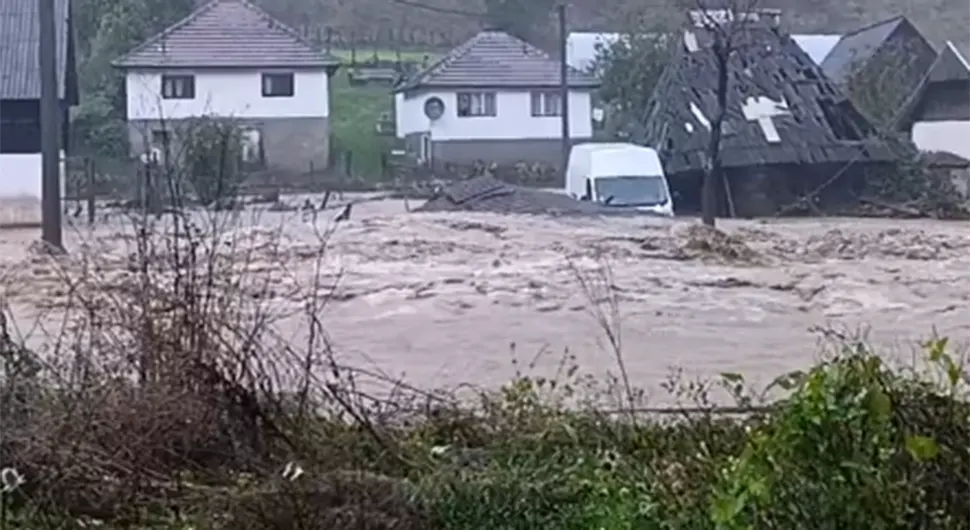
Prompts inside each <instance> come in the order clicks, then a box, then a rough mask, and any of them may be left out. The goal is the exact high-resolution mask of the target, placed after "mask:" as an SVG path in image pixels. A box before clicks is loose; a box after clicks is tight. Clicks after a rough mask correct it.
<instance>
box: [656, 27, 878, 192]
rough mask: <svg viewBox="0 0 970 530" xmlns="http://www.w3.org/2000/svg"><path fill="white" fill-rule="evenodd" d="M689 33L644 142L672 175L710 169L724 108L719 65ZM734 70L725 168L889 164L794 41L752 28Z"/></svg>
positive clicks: (661, 88) (861, 121)
mask: <svg viewBox="0 0 970 530" xmlns="http://www.w3.org/2000/svg"><path fill="white" fill-rule="evenodd" d="M695 33H696V32H693V31H687V32H685V37H684V41H683V44H682V45H681V46H679V47H678V50H677V53H676V54H675V57H674V60H673V61H672V63H671V65H670V66H669V67H668V68H667V69H666V70H665V71H664V73H663V74H662V75H661V77H660V80H659V81H658V83H657V87H656V88H655V90H654V93H653V95H652V96H651V100H650V103H649V104H648V106H647V115H646V117H645V118H644V119H643V122H642V123H643V128H642V130H641V131H640V135H639V136H640V138H639V140H640V142H641V143H644V144H645V145H649V146H652V147H654V148H656V149H657V150H658V152H660V155H661V158H663V159H664V165H665V167H666V169H667V171H668V173H676V172H679V171H693V170H699V169H701V168H703V166H704V158H705V153H706V150H707V144H708V141H709V138H710V129H711V127H712V122H713V120H714V116H715V111H716V110H717V108H718V106H717V97H716V94H717V62H716V58H715V56H714V54H713V52H712V51H711V49H710V48H709V47H708V46H699V45H698V41H699V40H700V39H701V37H699V36H697V35H696V34H695ZM737 38H743V39H744V40H745V42H743V43H740V44H739V45H738V48H737V51H736V53H734V54H733V55H732V59H731V61H732V64H731V65H730V67H729V75H730V76H731V77H730V79H729V81H730V82H729V93H728V95H727V98H728V99H727V115H726V116H725V122H724V124H723V128H722V131H723V132H724V138H723V140H722V146H723V149H724V150H723V151H722V162H723V165H724V166H725V167H743V166H757V165H771V164H803V163H824V162H845V161H848V160H857V161H859V162H865V161H867V160H885V159H887V158H888V156H889V154H888V152H886V151H885V149H880V146H883V144H882V142H879V141H877V140H874V139H871V138H870V136H871V135H872V133H873V129H872V126H871V125H870V124H869V122H868V121H867V120H866V119H865V118H864V117H863V116H862V115H860V114H859V112H857V111H856V109H855V108H854V107H853V106H852V104H851V103H850V102H848V101H847V99H846V98H845V96H844V95H843V93H842V91H841V90H840V89H839V88H838V87H837V86H836V85H835V84H834V83H832V82H831V81H829V80H828V78H826V76H825V74H824V72H823V71H822V69H821V68H820V67H819V66H818V65H817V64H815V62H814V61H812V59H811V58H810V57H809V56H808V54H807V53H805V51H804V50H802V49H801V48H800V47H799V46H798V45H797V44H796V43H795V41H794V40H792V38H791V37H790V36H789V35H785V34H783V33H780V32H779V31H778V30H776V29H773V28H770V27H765V26H756V27H751V28H746V29H745V30H744V35H743V37H737Z"/></svg>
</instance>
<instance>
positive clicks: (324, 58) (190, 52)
mask: <svg viewBox="0 0 970 530" xmlns="http://www.w3.org/2000/svg"><path fill="white" fill-rule="evenodd" d="M339 64H340V61H339V59H337V58H336V57H333V56H331V55H328V54H326V53H323V52H321V51H319V50H318V49H317V48H316V47H315V46H314V45H312V44H311V43H309V42H307V41H306V40H305V39H303V38H302V37H301V36H300V35H299V34H298V33H297V32H296V31H294V30H293V29H292V28H290V27H289V26H287V25H285V24H283V23H281V22H279V21H278V20H276V19H274V18H272V17H270V16H269V15H268V14H266V12H264V11H263V10H261V9H259V8H258V7H256V6H254V5H253V4H251V3H249V2H247V1H245V0H213V1H212V2H209V3H208V4H205V5H204V6H202V7H201V8H199V9H197V10H196V11H195V12H193V13H192V14H191V15H189V16H188V17H186V18H184V19H183V20H181V21H179V22H177V23H175V24H174V25H172V26H171V27H169V28H168V29H166V30H165V31H163V32H162V33H160V34H158V35H156V36H154V37H152V38H150V39H148V40H147V41H145V42H144V43H142V44H140V45H139V46H137V47H135V48H134V49H133V50H132V51H130V52H129V53H128V54H126V55H125V56H123V57H121V58H119V59H117V60H116V61H114V62H113V63H112V65H113V66H115V67H119V68H129V69H138V68H143V69H149V68H197V69H203V68H261V67H274V68H291V69H293V68H328V69H335V68H336V66H337V65H339Z"/></svg>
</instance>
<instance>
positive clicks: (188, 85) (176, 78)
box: [162, 74, 195, 99]
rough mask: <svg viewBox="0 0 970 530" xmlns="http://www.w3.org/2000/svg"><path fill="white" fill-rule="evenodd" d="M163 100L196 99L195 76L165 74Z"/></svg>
mask: <svg viewBox="0 0 970 530" xmlns="http://www.w3.org/2000/svg"><path fill="white" fill-rule="evenodd" d="M162 99H195V76H194V75H192V74H163V75H162Z"/></svg>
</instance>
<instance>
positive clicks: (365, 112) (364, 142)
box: [330, 50, 440, 179]
mask: <svg viewBox="0 0 970 530" xmlns="http://www.w3.org/2000/svg"><path fill="white" fill-rule="evenodd" d="M331 53H333V54H334V55H336V56H337V57H340V58H341V59H342V60H344V61H345V67H344V68H342V69H341V70H339V71H338V72H337V75H336V76H335V77H334V78H333V80H332V81H331V85H330V86H331V90H332V94H331V106H332V112H331V120H332V121H331V125H332V127H333V133H334V137H335V145H334V153H335V156H344V155H343V154H342V153H345V152H350V153H351V155H350V156H351V160H352V170H353V173H354V175H355V176H359V177H364V178H367V179H371V178H373V179H377V178H380V176H381V152H382V151H384V150H385V149H387V148H388V146H389V144H390V142H393V138H389V137H385V136H379V135H377V134H376V130H375V127H376V124H377V121H378V120H379V119H380V117H381V114H383V113H385V112H386V113H389V114H391V116H392V118H393V111H394V106H393V96H392V95H391V90H390V88H388V87H386V86H352V85H351V84H350V82H349V80H348V78H347V69H348V68H349V66H350V64H349V63H350V60H351V52H350V51H349V50H333V51H331ZM376 53H377V57H378V59H379V60H382V61H394V60H397V57H398V54H397V52H395V51H392V50H377V52H376ZM374 54H375V51H374V50H358V51H357V54H356V55H357V61H358V62H364V61H367V60H370V59H371V58H373V57H374ZM426 55H430V56H431V57H430V59H432V60H433V59H434V58H436V57H438V56H440V55H439V54H434V53H426V52H417V51H408V52H401V54H400V57H401V60H402V61H415V62H421V61H423V60H424V57H425V56H426Z"/></svg>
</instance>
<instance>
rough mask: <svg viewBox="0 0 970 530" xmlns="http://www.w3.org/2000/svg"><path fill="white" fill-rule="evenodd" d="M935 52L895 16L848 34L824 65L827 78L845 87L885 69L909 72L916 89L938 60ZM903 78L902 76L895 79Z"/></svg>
mask: <svg viewBox="0 0 970 530" xmlns="http://www.w3.org/2000/svg"><path fill="white" fill-rule="evenodd" d="M936 55H937V54H936V50H935V49H934V48H933V46H932V45H931V44H930V43H929V41H928V40H927V39H926V38H925V37H924V36H923V35H922V33H920V31H919V30H918V29H917V28H916V26H914V25H913V24H912V23H911V22H910V21H909V20H908V19H907V18H906V17H904V16H896V17H893V18H890V19H887V20H884V21H881V22H877V23H875V24H872V25H870V26H866V27H863V28H860V29H857V30H856V31H853V32H850V33H847V34H846V35H844V36H843V37H842V38H841V39H839V42H838V44H836V45H835V48H833V49H832V51H831V52H830V53H829V55H828V56H826V58H825V60H824V61H822V69H823V70H824V71H825V74H826V75H827V76H828V77H829V79H831V80H832V81H834V82H835V83H838V84H840V85H842V86H845V85H846V84H848V83H849V82H850V81H851V80H852V79H853V77H855V76H857V75H859V74H863V73H865V72H872V71H874V70H879V69H883V68H887V67H888V68H894V69H897V70H898V69H900V68H902V69H904V70H907V75H908V77H910V78H912V80H913V81H912V83H913V86H909V87H901V88H905V89H907V90H910V91H911V90H912V89H913V88H914V87H915V86H916V84H918V83H919V82H920V79H921V77H922V74H924V73H925V72H926V71H927V69H928V68H929V66H930V65H931V64H932V63H933V61H934V60H935V59H936ZM895 77H900V76H895Z"/></svg>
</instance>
